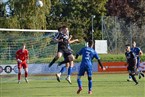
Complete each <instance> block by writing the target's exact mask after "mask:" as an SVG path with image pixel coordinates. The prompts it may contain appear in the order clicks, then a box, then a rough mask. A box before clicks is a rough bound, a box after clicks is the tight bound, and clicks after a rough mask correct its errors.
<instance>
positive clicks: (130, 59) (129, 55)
mask: <svg viewBox="0 0 145 97" xmlns="http://www.w3.org/2000/svg"><path fill="white" fill-rule="evenodd" d="M125 56H126V59H127V64H128V67H127V69H128V72H129V75H130V76H131V78H132V79H133V81H134V82H135V83H136V85H137V84H138V82H137V80H136V78H135V74H136V64H137V58H136V55H135V54H134V52H133V51H131V49H130V45H126V52H125Z"/></svg>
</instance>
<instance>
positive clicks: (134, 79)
mask: <svg viewBox="0 0 145 97" xmlns="http://www.w3.org/2000/svg"><path fill="white" fill-rule="evenodd" d="M130 76H131V77H132V79H133V81H134V82H135V83H137V80H136V78H135V75H133V74H130Z"/></svg>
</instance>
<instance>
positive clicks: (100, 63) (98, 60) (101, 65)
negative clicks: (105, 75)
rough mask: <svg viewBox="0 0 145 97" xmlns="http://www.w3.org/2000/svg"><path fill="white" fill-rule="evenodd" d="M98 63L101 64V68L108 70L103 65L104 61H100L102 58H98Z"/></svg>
mask: <svg viewBox="0 0 145 97" xmlns="http://www.w3.org/2000/svg"><path fill="white" fill-rule="evenodd" d="M98 63H99V65H100V66H101V68H102V69H103V70H106V68H105V67H103V65H102V63H101V61H100V59H98Z"/></svg>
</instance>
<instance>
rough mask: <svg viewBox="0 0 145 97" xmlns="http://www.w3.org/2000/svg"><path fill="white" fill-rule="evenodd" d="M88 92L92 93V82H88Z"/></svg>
mask: <svg viewBox="0 0 145 97" xmlns="http://www.w3.org/2000/svg"><path fill="white" fill-rule="evenodd" d="M88 90H89V91H92V80H88Z"/></svg>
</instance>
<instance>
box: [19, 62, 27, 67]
mask: <svg viewBox="0 0 145 97" xmlns="http://www.w3.org/2000/svg"><path fill="white" fill-rule="evenodd" d="M22 67H23V68H24V69H25V68H28V64H27V62H26V61H23V62H22V63H18V69H21V68H22Z"/></svg>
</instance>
